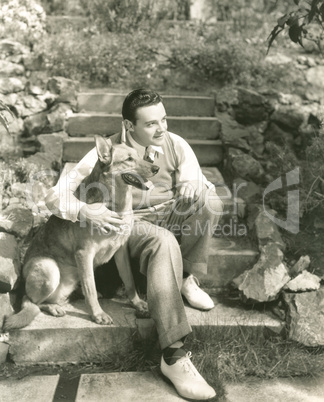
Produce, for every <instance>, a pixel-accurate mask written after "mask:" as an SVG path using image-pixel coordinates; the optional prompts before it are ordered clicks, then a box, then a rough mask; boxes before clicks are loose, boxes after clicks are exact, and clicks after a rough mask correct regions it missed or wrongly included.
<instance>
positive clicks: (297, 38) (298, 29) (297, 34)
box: [288, 24, 302, 43]
mask: <svg viewBox="0 0 324 402" xmlns="http://www.w3.org/2000/svg"><path fill="white" fill-rule="evenodd" d="M301 33H302V26H299V25H297V24H295V25H292V26H291V27H290V28H289V30H288V34H289V38H290V39H291V40H292V41H293V42H295V43H301Z"/></svg>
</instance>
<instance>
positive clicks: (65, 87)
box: [47, 77, 80, 108]
mask: <svg viewBox="0 0 324 402" xmlns="http://www.w3.org/2000/svg"><path fill="white" fill-rule="evenodd" d="M47 89H48V90H49V91H50V92H52V93H54V94H56V95H58V97H57V102H63V103H70V104H71V105H72V106H73V108H76V107H77V95H78V92H79V90H80V85H79V83H78V82H77V81H73V80H70V79H68V78H64V77H53V78H51V79H49V80H48V82H47Z"/></svg>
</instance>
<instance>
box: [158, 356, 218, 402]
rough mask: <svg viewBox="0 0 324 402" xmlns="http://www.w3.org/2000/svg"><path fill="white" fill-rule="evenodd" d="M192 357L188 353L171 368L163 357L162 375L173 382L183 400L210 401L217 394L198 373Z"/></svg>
mask: <svg viewBox="0 0 324 402" xmlns="http://www.w3.org/2000/svg"><path fill="white" fill-rule="evenodd" d="M190 357H191V352H188V353H187V355H186V356H184V357H181V358H180V359H179V360H177V361H176V362H175V363H174V364H171V365H170V366H169V365H168V364H166V363H165V361H164V359H163V356H162V359H161V371H162V374H163V375H164V376H165V377H167V378H168V379H169V380H170V381H171V382H172V384H173V385H174V387H175V389H176V390H177V392H178V394H179V395H180V396H182V397H183V398H187V399H191V400H195V401H208V400H209V399H212V398H214V397H215V396H216V392H215V390H214V388H212V387H211V386H210V385H208V384H207V382H206V381H205V380H204V379H203V377H202V376H201V375H200V374H199V373H198V371H197V369H196V367H195V366H194V365H193V364H192V362H191V360H190Z"/></svg>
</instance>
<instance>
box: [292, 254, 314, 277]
mask: <svg viewBox="0 0 324 402" xmlns="http://www.w3.org/2000/svg"><path fill="white" fill-rule="evenodd" d="M309 264H310V258H309V256H308V255H305V256H302V257H300V258H299V260H298V261H297V262H296V264H294V265H293V266H292V267H291V268H290V269H289V274H290V276H292V277H294V276H296V275H298V274H300V273H301V272H303V271H304V270H305V269H307V268H308V267H309Z"/></svg>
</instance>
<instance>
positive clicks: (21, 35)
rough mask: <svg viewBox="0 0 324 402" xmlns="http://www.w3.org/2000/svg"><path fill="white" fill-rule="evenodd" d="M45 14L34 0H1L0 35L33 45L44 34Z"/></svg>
mask: <svg viewBox="0 0 324 402" xmlns="http://www.w3.org/2000/svg"><path fill="white" fill-rule="evenodd" d="M45 22H46V14H45V12H44V10H43V8H42V7H41V6H40V5H39V3H38V2H37V1H35V0H2V1H1V5H0V37H6V38H8V37H12V38H13V39H15V40H18V41H20V42H21V43H24V44H27V45H29V46H33V44H34V43H35V42H37V41H39V40H40V39H42V37H43V35H44V34H45Z"/></svg>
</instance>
